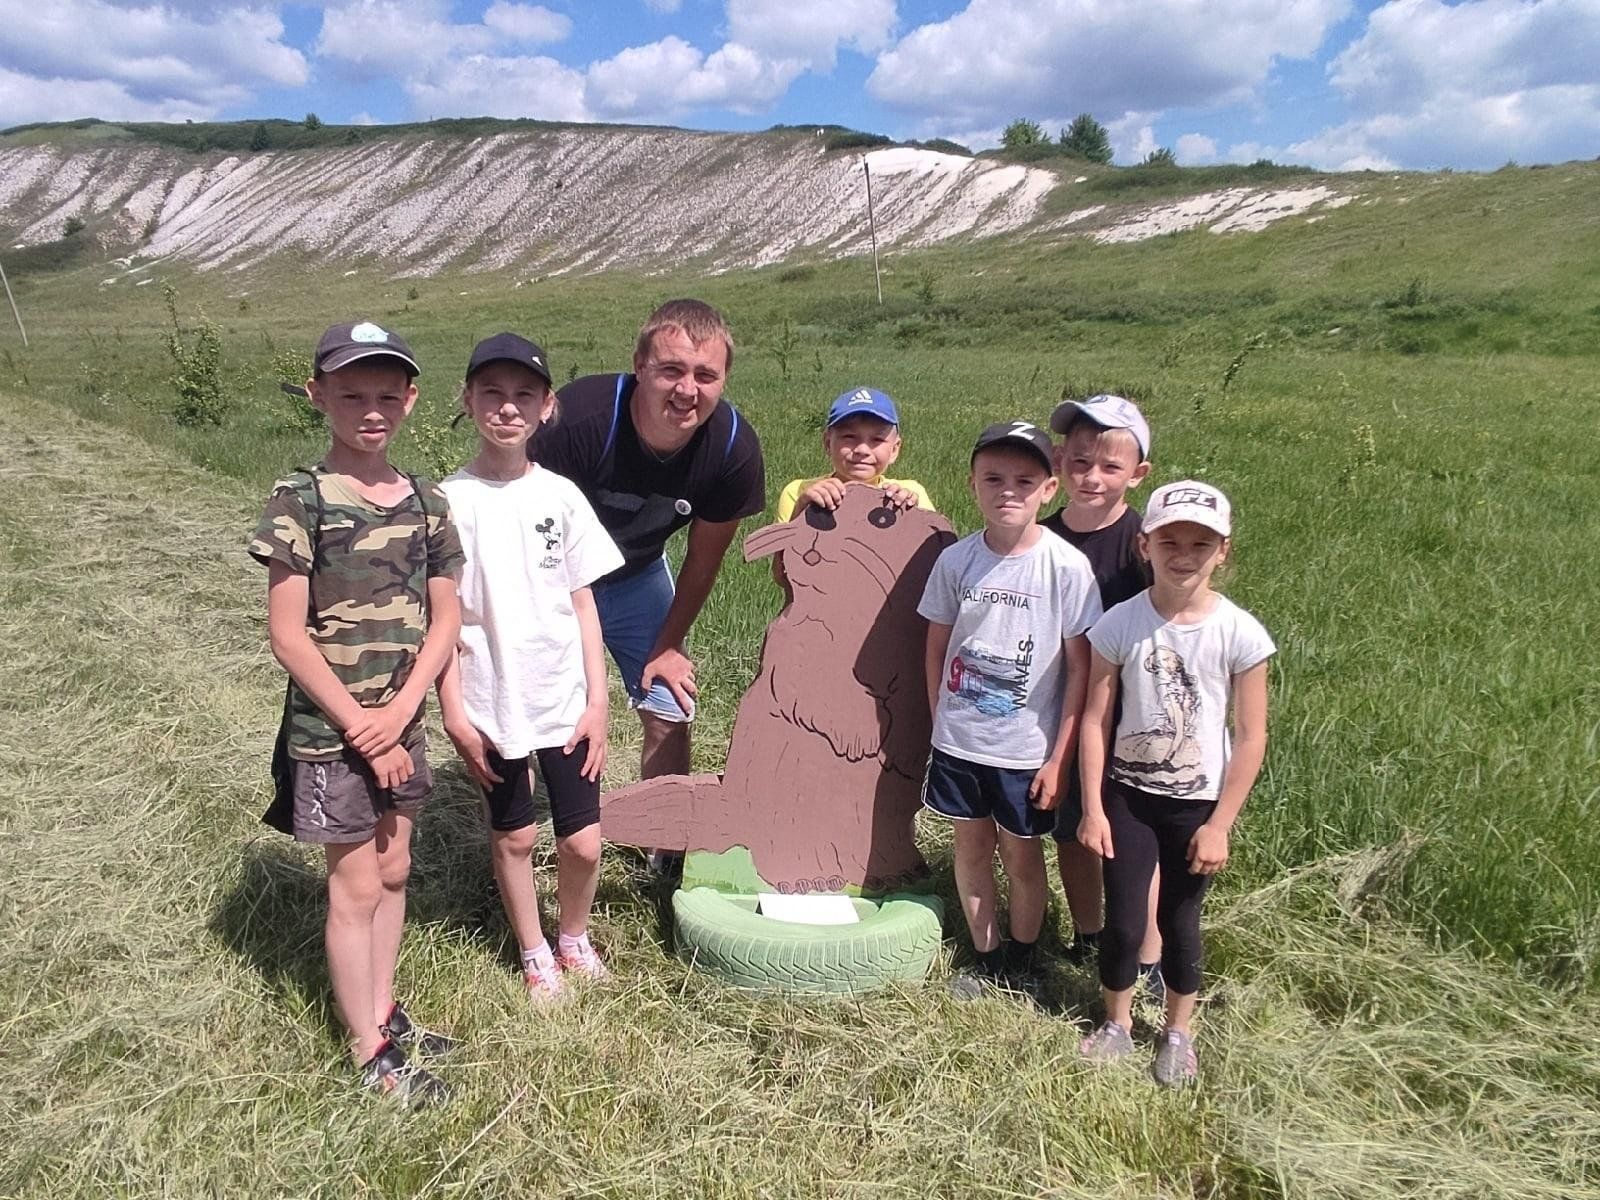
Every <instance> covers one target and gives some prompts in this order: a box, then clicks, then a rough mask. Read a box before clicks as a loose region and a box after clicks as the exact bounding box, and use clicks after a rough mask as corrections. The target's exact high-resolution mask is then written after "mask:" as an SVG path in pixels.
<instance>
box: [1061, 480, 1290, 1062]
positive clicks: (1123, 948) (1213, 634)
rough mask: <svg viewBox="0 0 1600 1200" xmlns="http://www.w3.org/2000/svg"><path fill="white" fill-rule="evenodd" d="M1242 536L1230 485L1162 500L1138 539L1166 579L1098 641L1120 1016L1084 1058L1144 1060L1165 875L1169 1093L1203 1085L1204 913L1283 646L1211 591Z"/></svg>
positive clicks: (1088, 779) (1110, 955) (1155, 500)
mask: <svg viewBox="0 0 1600 1200" xmlns="http://www.w3.org/2000/svg"><path fill="white" fill-rule="evenodd" d="M1232 533H1233V517H1232V512H1231V510H1230V506H1229V504H1228V500H1227V497H1226V496H1224V495H1223V494H1222V493H1221V492H1219V491H1218V490H1217V489H1216V488H1214V487H1211V486H1210V485H1208V484H1204V483H1197V482H1194V481H1193V480H1185V481H1184V482H1182V483H1169V484H1167V485H1166V486H1165V487H1161V488H1158V489H1156V492H1155V495H1153V496H1151V498H1150V507H1149V508H1147V509H1146V510H1145V515H1144V527H1143V532H1142V533H1140V535H1139V550H1140V553H1141V554H1143V555H1144V557H1145V558H1146V559H1148V560H1149V562H1150V566H1151V570H1152V572H1153V574H1154V577H1155V582H1154V583H1153V584H1152V585H1151V586H1150V587H1149V588H1148V589H1146V590H1145V591H1143V592H1140V593H1139V594H1138V595H1137V596H1135V597H1133V599H1131V600H1125V601H1123V602H1122V603H1121V604H1118V605H1116V606H1115V607H1113V608H1112V609H1111V611H1110V612H1108V613H1106V614H1105V616H1104V617H1102V618H1101V619H1100V621H1098V622H1097V623H1096V624H1095V627H1094V628H1093V629H1091V630H1090V631H1089V641H1090V643H1091V644H1092V645H1093V647H1094V650H1093V653H1092V655H1091V661H1090V667H1089V695H1088V701H1087V704H1086V707H1085V709H1084V728H1083V739H1082V742H1081V744H1080V746H1079V749H1078V764H1079V772H1080V777H1081V780H1082V784H1083V820H1082V821H1081V822H1080V823H1079V826H1078V840H1079V841H1081V842H1082V843H1083V844H1084V845H1085V846H1087V847H1088V848H1089V849H1090V850H1093V851H1094V852H1095V853H1096V854H1098V855H1100V856H1101V858H1102V859H1103V860H1104V864H1105V866H1104V870H1105V887H1106V925H1105V930H1104V932H1103V933H1102V934H1101V937H1100V986H1101V988H1102V990H1103V991H1104V994H1105V1003H1106V1019H1105V1022H1104V1024H1102V1025H1101V1026H1100V1028H1098V1029H1096V1030H1095V1031H1094V1032H1093V1033H1091V1034H1090V1035H1089V1036H1088V1037H1087V1038H1085V1039H1084V1041H1083V1053H1084V1054H1085V1055H1086V1056H1088V1057H1089V1058H1092V1059H1096V1060H1099V1061H1107V1060H1111V1059H1116V1058H1122V1057H1124V1056H1126V1055H1127V1054H1129V1053H1131V1052H1132V1050H1133V1041H1132V1036H1131V1030H1132V1023H1133V984H1134V977H1135V972H1136V970H1137V968H1138V960H1139V956H1138V949H1139V942H1140V940H1141V939H1142V938H1143V936H1144V927H1145V920H1146V898H1147V896H1148V894H1149V889H1150V877H1151V873H1152V871H1154V869H1155V867H1156V865H1157V864H1158V863H1159V864H1160V867H1161V882H1160V886H1159V892H1158V897H1157V901H1156V919H1157V921H1158V923H1159V924H1160V927H1161V941H1162V944H1161V975H1162V978H1163V979H1164V980H1165V982H1166V1009H1167V1011H1166V1025H1165V1028H1164V1029H1163V1031H1162V1034H1161V1038H1160V1041H1159V1043H1158V1045H1157V1049H1156V1056H1155V1061H1154V1063H1153V1065H1152V1068H1151V1070H1152V1072H1153V1074H1154V1075H1155V1077H1156V1080H1157V1082H1159V1083H1162V1084H1165V1085H1167V1086H1169V1087H1181V1086H1183V1085H1185V1084H1187V1083H1191V1082H1193V1080H1194V1079H1195V1077H1196V1060H1195V1053H1194V1045H1193V1043H1192V1042H1191V1040H1190V1036H1189V1021H1190V1018H1191V1017H1192V1016H1193V1014H1194V1005H1195V996H1196V994H1197V993H1198V992H1199V990H1200V906H1201V902H1202V900H1203V899H1204V897H1205V893H1206V888H1207V885H1208V884H1209V883H1210V882H1211V876H1212V875H1214V874H1215V873H1216V872H1217V871H1219V870H1221V869H1222V867H1223V866H1224V865H1225V864H1226V863H1227V861H1228V838H1229V834H1230V832H1231V831H1232V829H1233V823H1234V821H1235V820H1237V818H1238V816H1239V810H1240V809H1241V808H1243V807H1244V802H1245V798H1246V797H1247V796H1248V795H1249V794H1250V788H1251V786H1252V785H1253V784H1254V783H1255V780H1256V775H1257V773H1258V772H1259V771H1260V770H1261V762H1262V759H1263V757H1264V756H1265V754H1266V748H1267V660H1268V659H1269V658H1271V657H1272V655H1273V653H1274V650H1275V647H1274V646H1273V644H1272V639H1271V638H1270V637H1269V636H1268V635H1267V631H1266V630H1265V629H1263V628H1262V627H1261V622H1259V621H1257V620H1256V619H1255V618H1254V617H1252V616H1251V615H1250V614H1249V613H1247V612H1245V611H1244V609H1242V608H1240V607H1239V606H1238V605H1236V604H1234V603H1233V602H1232V601H1230V600H1229V599H1228V598H1227V597H1226V596H1224V595H1222V594H1221V593H1219V592H1217V591H1215V590H1213V589H1212V587H1211V576H1212V574H1213V572H1215V571H1216V569H1217V568H1218V567H1219V566H1221V565H1222V563H1223V561H1224V560H1225V559H1226V558H1227V556H1228V550H1229V546H1230V541H1229V539H1230V538H1231V536H1232ZM1119 698H1120V699H1121V702H1122V711H1121V715H1120V716H1119V717H1117V718H1115V722H1114V723H1113V712H1114V711H1115V709H1116V705H1117V701H1118V699H1119ZM1230 706H1231V708H1232V715H1233V737H1232V744H1231V746H1230V739H1229V736H1228V715H1229V709H1230Z"/></svg>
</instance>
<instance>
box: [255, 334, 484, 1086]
mask: <svg viewBox="0 0 1600 1200" xmlns="http://www.w3.org/2000/svg"><path fill="white" fill-rule="evenodd" d="M418 373H419V368H418V366H417V363H416V359H415V358H413V357H412V354H411V351H410V349H409V348H408V347H407V346H406V344H405V342H404V341H402V340H401V339H400V338H399V337H398V336H397V335H396V334H394V333H391V332H389V331H387V330H385V329H383V328H381V327H379V326H377V325H374V324H372V323H371V322H367V321H362V322H357V323H354V324H349V325H336V326H334V327H333V328H332V329H329V330H328V332H327V333H326V334H324V335H323V337H322V340H321V342H320V343H318V345H317V353H316V358H315V360H314V373H313V376H312V378H311V379H310V380H309V381H308V382H307V391H308V392H309V395H310V399H311V403H312V404H313V405H315V406H316V407H317V408H318V409H319V410H320V411H321V412H322V413H323V414H324V415H325V416H326V417H327V422H328V429H329V432H330V434H331V435H332V436H331V443H330V445H329V447H328V453H327V455H326V457H324V458H323V460H322V462H321V463H320V464H319V465H318V466H317V467H315V468H313V469H312V470H309V471H299V472H296V473H295V474H293V475H290V476H289V477H288V478H286V479H283V480H281V481H279V483H278V484H277V485H276V486H275V487H274V488H273V491H272V497H271V499H269V500H268V501H267V508H266V512H265V513H264V514H263V515H262V518H261V524H260V526H259V527H258V528H257V530H256V534H255V537H254V538H253V539H251V542H250V548H249V549H250V554H251V556H252V557H254V558H256V559H257V560H259V561H260V562H261V563H262V564H263V565H265V566H266V568H267V571H268V582H267V624H268V628H269V631H270V634H271V639H272V652H273V655H274V656H275V657H276V658H277V660H278V661H279V662H280V663H282V664H283V666H284V669H285V670H287V671H288V672H289V679H290V682H289V688H288V697H287V699H286V701H285V704H284V718H283V727H282V729H280V731H279V735H278V736H279V750H278V753H277V754H276V755H275V757H274V775H275V776H276V777H277V779H278V784H279V790H278V797H277V800H276V801H275V803H274V810H275V812H269V814H268V820H269V821H271V822H272V823H274V824H277V825H278V826H279V827H280V828H284V829H285V830H286V831H288V832H292V833H293V834H294V836H295V838H296V839H297V840H299V841H302V842H316V843H321V844H323V845H324V846H325V847H326V850H327V861H328V919H327V927H326V931H325V933H326V945H327V952H328V974H329V976H330V977H331V979H332V982H333V996H334V1003H335V1005H336V1006H337V1007H338V1010H339V1015H340V1017H341V1019H342V1020H343V1021H344V1023H345V1025H346V1027H347V1028H348V1029H349V1031H350V1037H351V1039H352V1042H353V1046H352V1051H353V1053H354V1055H355V1060H356V1062H357V1063H359V1064H360V1067H361V1079H362V1082H363V1084H365V1085H366V1086H368V1087H371V1088H374V1089H377V1090H380V1091H384V1092H387V1093H390V1094H393V1095H395V1096H397V1097H398V1098H399V1099H401V1100H403V1101H405V1102H406V1103H408V1104H417V1103H421V1102H424V1101H431V1100H442V1099H443V1098H444V1096H445V1089H444V1086H443V1084H442V1083H441V1082H440V1081H439V1079H438V1078H437V1077H436V1076H434V1075H433V1074H431V1073H430V1072H427V1071H425V1070H423V1069H422V1068H420V1067H418V1066H416V1065H415V1064H414V1063H412V1062H409V1061H408V1060H407V1057H406V1049H407V1048H410V1049H413V1050H418V1049H420V1050H421V1051H422V1052H424V1053H441V1052H443V1051H444V1050H446V1049H448V1048H449V1047H450V1045H451V1044H453V1043H451V1041H450V1039H448V1038H445V1037H443V1036H442V1035H438V1034H428V1033H426V1032H424V1031H423V1030H421V1029H420V1028H418V1027H416V1026H413V1025H412V1023H411V1022H410V1020H409V1019H408V1018H407V1017H406V1014H405V1011H404V1010H403V1009H402V1008H401V1007H400V1005H399V1004H397V1003H396V1002H395V999H394V994H393V987H394V971H395V961H396V959H397V958H398V957H399V952H400V934H401V927H402V925H403V924H404V921H405V904H406V893H405V888H406V877H407V875H408V874H409V872H410V866H411V856H410V839H411V827H412V822H413V821H414V819H415V817H416V813H417V810H418V809H419V807H420V806H421V804H422V802H423V801H424V800H426V799H427V798H428V795H429V793H430V791H431V788H432V776H431V774H430V773H429V770H428V763H427V757H426V751H425V746H424V742H423V731H422V709H423V699H424V697H425V696H426V694H427V690H428V688H429V687H430V686H431V685H432V684H433V682H434V680H435V679H436V678H437V677H438V675H439V672H440V670H441V669H442V668H443V667H444V664H445V663H446V661H448V659H449V657H450V654H451V652H452V651H453V650H454V648H455V644H456V637H457V634H458V633H459V631H460V628H461V613H460V606H459V604H458V602H457V599H456V583H455V574H456V572H457V571H458V569H459V568H460V566H461V562H462V555H461V546H460V543H459V541H458V540H457V537H456V532H455V528H454V526H453V525H452V524H451V521H450V515H449V508H448V506H447V504H446V502H445V498H444V495H443V493H442V492H441V491H440V490H439V489H438V487H437V486H436V485H435V484H433V483H430V482H425V481H422V480H419V479H417V478H415V477H414V476H408V475H404V474H402V473H401V472H399V471H397V470H395V468H394V467H392V466H390V465H389V461H388V455H387V451H388V447H389V443H390V441H391V440H392V439H393V437H394V435H395V433H396V432H397V431H398V430H399V428H400V425H401V423H402V422H403V421H404V420H405V419H406V417H407V416H408V415H409V414H410V412H411V409H412V406H413V405H415V403H416V400H417V389H416V385H415V384H414V383H413V382H412V381H413V379H414V378H415V376H416V375H417V374H418ZM291 809H292V812H291V811H290V810H291ZM275 815H276V817H277V818H278V819H277V820H274V816H275Z"/></svg>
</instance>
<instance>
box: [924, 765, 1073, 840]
mask: <svg viewBox="0 0 1600 1200" xmlns="http://www.w3.org/2000/svg"><path fill="white" fill-rule="evenodd" d="M1038 773H1039V772H1038V770H1037V769H1035V768H1016V767H990V766H986V765H984V764H983V763H975V762H968V761H967V760H966V759H964V758H956V757H955V756H954V755H953V754H946V753H945V752H944V751H943V750H938V749H935V750H934V752H933V760H932V761H931V762H930V763H929V764H928V782H927V784H926V785H925V786H924V787H923V789H922V803H923V805H924V806H925V807H927V808H930V809H932V810H933V811H934V812H936V813H938V814H939V815H940V816H942V817H950V818H952V819H954V820H957V821H981V820H984V819H985V818H987V819H989V820H992V821H994V823H995V824H996V825H998V826H1000V828H1001V829H1004V830H1005V831H1006V832H1007V833H1010V834H1015V835H1016V836H1017V837H1022V838H1036V837H1043V836H1044V835H1045V834H1047V833H1049V832H1050V831H1051V830H1052V829H1054V828H1055V823H1056V814H1055V812H1054V810H1051V811H1048V812H1046V811H1044V810H1042V809H1037V808H1034V807H1033V806H1032V805H1031V804H1029V803H1028V789H1029V788H1031V787H1032V786H1033V777H1034V776H1035V775H1037V774H1038Z"/></svg>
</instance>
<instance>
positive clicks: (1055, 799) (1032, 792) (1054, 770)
mask: <svg viewBox="0 0 1600 1200" xmlns="http://www.w3.org/2000/svg"><path fill="white" fill-rule="evenodd" d="M1060 787H1061V764H1060V763H1055V762H1047V763H1045V764H1044V766H1042V767H1040V768H1039V770H1038V771H1037V772H1035V773H1034V776H1033V782H1032V783H1030V784H1029V785H1028V803H1029V804H1030V805H1032V806H1033V807H1034V808H1037V809H1038V810H1039V811H1040V812H1049V811H1050V810H1051V809H1052V808H1054V807H1055V806H1056V805H1057V804H1059V803H1060V802H1061V793H1060Z"/></svg>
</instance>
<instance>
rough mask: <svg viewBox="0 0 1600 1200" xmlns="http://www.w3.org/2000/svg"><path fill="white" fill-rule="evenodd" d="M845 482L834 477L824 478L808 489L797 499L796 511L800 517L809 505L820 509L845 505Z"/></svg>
mask: <svg viewBox="0 0 1600 1200" xmlns="http://www.w3.org/2000/svg"><path fill="white" fill-rule="evenodd" d="M844 488H845V485H844V481H843V480H841V479H835V478H834V477H833V476H832V475H827V476H824V477H823V478H821V479H819V480H817V481H816V482H815V483H813V484H812V485H811V486H809V487H808V488H806V489H805V490H804V491H803V492H801V493H800V495H799V496H798V497H796V499H795V505H794V511H795V514H796V515H799V513H800V512H801V510H802V509H804V508H805V507H806V505H808V504H814V505H816V506H817V507H818V508H838V507H839V505H840V504H842V503H844Z"/></svg>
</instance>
